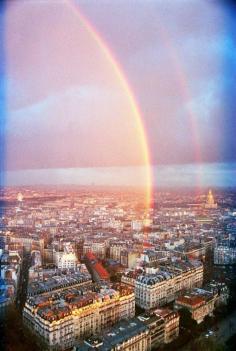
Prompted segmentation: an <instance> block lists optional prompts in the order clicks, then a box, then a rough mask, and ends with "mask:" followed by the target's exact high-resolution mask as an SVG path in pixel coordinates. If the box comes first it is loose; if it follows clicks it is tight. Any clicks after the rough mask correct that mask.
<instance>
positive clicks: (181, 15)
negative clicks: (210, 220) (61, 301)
mask: <svg viewBox="0 0 236 351" xmlns="http://www.w3.org/2000/svg"><path fill="white" fill-rule="evenodd" d="M80 14H82V15H83V16H84V17H85V18H86V21H87V22H88V23H89V24H90V25H91V26H92V27H93V28H94V30H95V31H96V32H97V33H98V35H99V36H100V37H101V38H102V41H103V42H104V45H105V46H106V47H108V48H109V50H110V51H111V53H112V55H113V57H114V58H115V60H116V61H117V62H119V66H120V67H121V71H122V74H123V77H124V78H125V79H126V80H127V81H128V82H129V86H130V90H131V92H132V94H133V96H134V98H135V101H136V104H137V106H138V108H139V110H140V114H141V116H142V124H143V128H144V131H145V136H146V142H147V147H148V150H149V154H150V162H151V164H152V165H153V167H154V172H153V174H154V183H155V182H157V183H158V184H161V183H162V184H165V185H168V183H169V184H170V185H178V184H182V183H184V182H185V183H186V184H190V185H191V184H192V185H194V184H195V183H196V173H197V174H198V173H201V178H202V179H203V178H204V177H205V178H204V179H203V181H202V182H203V184H205V185H206V184H207V185H208V184H210V183H211V182H212V183H214V184H215V185H223V184H226V185H234V177H235V162H236V143H235V136H234V134H235V130H236V118H235V109H236V107H235V103H234V101H235V99H236V96H235V95H236V89H235V82H236V80H235V75H236V48H235V45H236V43H235V35H236V33H235V25H234V21H235V20H236V15H235V11H234V8H233V7H232V6H231V5H230V2H227V1H216V0H215V1H214V0H176V1H172V0H165V1H162V0H155V1H142V0H139V1H134V0H128V1H124V0H118V1H115V2H114V1H107V0H106V1H105V0H100V1H99V4H98V2H97V1H95V0H86V1H64V0H61V1H60V0H59V1H50V2H49V1H45V0H37V1H21V2H16V1H10V2H8V4H7V6H6V7H5V11H4V13H3V11H2V15H1V18H2V20H1V35H2V36H3V38H4V47H2V48H1V54H2V55H3V54H4V55H3V56H2V57H1V61H2V64H1V71H0V74H1V93H2V96H3V98H2V99H1V104H2V106H1V108H2V111H4V116H3V117H2V120H3V118H4V119H5V123H4V130H2V131H1V135H2V137H1V140H3V139H4V140H5V147H4V149H3V147H1V149H2V150H3V151H2V153H4V156H5V157H4V158H5V169H6V170H7V172H8V173H6V174H7V178H8V182H9V183H10V184H14V183H16V184H19V183H26V184H27V183H32V179H33V181H34V182H35V183H38V182H40V181H41V182H42V179H45V180H44V181H43V182H48V178H50V181H51V182H53V181H55V182H58V181H59V180H60V181H61V179H64V181H65V182H69V181H70V182H75V183H76V182H86V181H87V182H89V183H96V182H100V183H104V182H108V183H109V184H110V183H112V181H113V182H114V184H116V183H117V184H119V185H120V183H121V184H130V183H133V184H142V183H143V182H144V181H145V177H144V173H145V172H143V167H144V166H145V162H146V161H145V155H144V151H143V141H142V140H141V139H142V138H141V136H140V124H139V123H138V122H137V118H136V116H135V113H134V111H133V109H132V106H131V103H130V98H129V97H128V96H127V91H125V89H124V86H123V84H122V81H121V79H119V77H117V74H116V72H115V71H114V67H113V65H112V64H111V61H110V59H109V58H108V57H107V55H106V53H105V52H104V50H103V49H101V45H99V44H98V43H97V41H96V40H95V39H94V37H93V35H91V32H89V31H88V28H87V27H86V25H85V23H84V21H83V20H81V17H80ZM3 63H4V64H3ZM3 68H4V69H3ZM2 115H3V113H2ZM2 124H3V123H2ZM2 158H3V157H2ZM165 165H166V166H165ZM199 165H200V166H199ZM2 167H3V166H2ZM124 167H125V169H126V172H124V170H122V168H124ZM132 167H136V168H133V169H132ZM163 167H164V168H163ZM194 167H195V168H194ZM199 167H200V168H199ZM76 168H79V169H84V170H83V171H80V172H81V173H79V174H78V173H76V172H75V171H74V173H73V172H72V170H75V169H76ZM39 169H40V170H43V171H42V172H43V173H40V172H37V171H33V170H39ZM101 169H103V170H102V172H101V171H99V170H101ZM118 169H119V171H118ZM31 170H32V171H31ZM56 170H58V171H56ZM59 170H60V172H59ZM61 170H62V171H61ZM63 170H64V171H63ZM66 170H67V171H66ZM114 170H115V171H114ZM135 170H136V171H135ZM157 170H161V171H160V172H158V171H157ZM200 170H201V171H200ZM212 170H214V172H213V171H212ZM30 172H31V173H30ZM32 172H33V173H32ZM35 172H36V173H35ZM61 172H62V173H61ZM63 172H64V173H63ZM176 172H177V173H176ZM216 173H217V175H216ZM32 174H34V176H32ZM42 174H44V175H42ZM58 174H63V176H60V177H59V176H58ZM101 174H102V175H101ZM104 174H106V176H104ZM173 174H178V176H176V178H175V179H173ZM184 174H185V178H183V177H184ZM189 174H191V176H189ZM229 174H230V175H229ZM104 177H105V178H104ZM78 178H79V180H78ZM58 179H59V180H58ZM76 179H77V180H76ZM182 185H183V184H182Z"/></svg>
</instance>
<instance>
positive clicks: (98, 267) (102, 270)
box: [93, 262, 109, 279]
mask: <svg viewBox="0 0 236 351" xmlns="http://www.w3.org/2000/svg"><path fill="white" fill-rule="evenodd" d="M93 269H94V270H95V271H96V272H97V273H98V275H99V276H100V278H102V279H108V278H109V274H108V272H107V271H106V269H105V268H104V267H103V266H102V265H101V263H99V262H96V263H95V264H94V265H93Z"/></svg>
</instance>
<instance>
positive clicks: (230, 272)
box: [0, 187, 236, 351]
mask: <svg viewBox="0 0 236 351" xmlns="http://www.w3.org/2000/svg"><path fill="white" fill-rule="evenodd" d="M235 201H236V193H235V192H234V191H231V190H228V191H224V192H222V191H217V190H216V191H214V192H213V191H212V190H209V191H208V192H202V193H200V194H196V193H193V192H191V191H189V190H182V191H181V192H173V191H168V190H166V191H163V192H156V193H154V194H153V199H152V205H151V206H150V208H149V209H147V208H146V206H145V197H144V194H143V193H142V192H140V191H134V192H130V191H128V192H127V190H124V189H119V188H114V189H113V188H111V189H108V190H104V189H102V188H101V189H99V188H98V189H96V188H94V189H91V188H86V187H82V188H78V189H76V188H73V187H70V188H68V189H66V188H50V187H47V188H43V187H38V188H36V187H35V188H34V187H28V188H27V187H23V188H21V189H19V188H11V187H10V188H7V189H6V190H5V192H4V195H3V196H2V198H1V208H2V210H4V212H3V213H4V215H2V217H1V235H0V253H1V261H0V263H1V290H0V291H1V296H0V307H1V310H0V311H1V316H2V317H3V316H4V314H6V313H10V312H7V311H8V310H9V309H10V310H11V313H14V314H15V317H14V318H20V316H21V315H22V318H23V320H22V325H21V328H23V329H22V330H23V333H25V332H24V328H26V330H29V331H30V333H32V334H30V335H34V336H35V341H34V343H35V345H31V344H29V345H30V346H29V347H31V349H33V347H34V350H41V349H42V350H44V349H45V350H87V351H88V350H131V349H130V347H131V348H132V350H159V349H160V350H173V349H175V350H188V348H187V347H191V345H192V343H193V342H195V343H196V345H198V346H196V347H199V345H200V342H202V339H203V340H204V341H205V343H207V342H210V341H212V342H213V341H214V340H216V342H217V344H219V343H220V344H222V349H223V346H224V345H226V344H225V343H227V341H228V340H229V339H230V337H233V335H234V333H235V332H236V324H235V322H234V320H235V313H236V312H235V311H236V310H235V308H236V296H235V290H234V289H235V263H236V241H235V233H236V220H235V219H236V210H235ZM12 306H14V307H12ZM229 306H230V308H229ZM3 321H4V319H3ZM5 323H7V322H6V321H5V322H2V325H1V328H2V331H3V330H4V327H5ZM12 328H13V330H12V334H13V336H12V340H14V338H15V337H17V339H18V341H17V342H18V343H19V344H20V343H22V342H24V343H27V342H28V343H30V342H31V340H28V339H27V338H29V336H27V333H26V334H25V336H24V337H23V339H22V340H21V339H20V336H19V334H18V331H17V330H15V331H14V326H12ZM14 333H16V335H14ZM190 333H191V334H190ZM1 335H3V336H4V334H3V333H1ZM193 335H194V337H193ZM9 336H11V333H9ZM24 339H25V340H24ZM12 340H9V339H8V333H6V335H5V339H4V338H3V341H2V342H3V345H4V344H6V345H8V344H10V345H11V342H12ZM197 343H199V344H197ZM42 345H43V346H42ZM206 345H207V344H206ZM209 345H210V344H209ZM11 347H12V346H11ZM23 347H24V346H23ZM205 347H207V346H205ZM208 347H209V348H206V349H210V346H208ZM9 349H12V348H9ZM21 349H23V348H21ZM190 349H191V348H190ZM196 349H197V348H196Z"/></svg>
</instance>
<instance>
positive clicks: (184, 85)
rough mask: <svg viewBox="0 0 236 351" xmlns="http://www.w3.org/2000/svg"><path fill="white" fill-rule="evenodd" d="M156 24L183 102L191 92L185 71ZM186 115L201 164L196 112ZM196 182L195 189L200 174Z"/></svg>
mask: <svg viewBox="0 0 236 351" xmlns="http://www.w3.org/2000/svg"><path fill="white" fill-rule="evenodd" d="M158 25H159V27H158V33H159V35H160V38H161V41H162V44H163V45H164V47H165V48H166V50H167V52H168V53H169V57H170V59H171V62H172V67H173V69H174V72H175V75H176V79H177V81H178V84H179V87H180V93H181V96H182V99H183V102H185V101H189V100H190V98H191V94H190V89H189V84H188V79H187V74H186V73H185V69H184V67H183V64H182V63H181V61H180V59H179V56H178V50H177V49H176V47H175V45H174V43H173V41H172V40H171V37H170V35H169V33H168V32H167V31H166V29H165V27H164V26H163V25H162V24H161V21H159V23H158ZM188 116H189V127H190V131H191V135H192V138H193V144H194V153H195V154H194V158H195V162H197V163H198V164H201V162H202V150H201V142H200V133H199V129H198V125H197V123H196V120H197V117H196V114H195V113H194V112H193V111H192V110H191V109H189V110H188ZM196 182H197V183H196V185H197V187H196V190H198V189H200V188H201V185H202V177H201V174H199V175H197V179H196Z"/></svg>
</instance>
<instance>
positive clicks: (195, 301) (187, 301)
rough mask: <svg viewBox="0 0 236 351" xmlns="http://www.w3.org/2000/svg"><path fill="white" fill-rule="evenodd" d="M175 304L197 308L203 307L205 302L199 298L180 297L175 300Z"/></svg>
mask: <svg viewBox="0 0 236 351" xmlns="http://www.w3.org/2000/svg"><path fill="white" fill-rule="evenodd" d="M176 303H179V304H183V305H188V306H191V307H197V306H198V305H199V306H200V305H203V304H204V303H205V300H204V298H203V297H201V296H180V297H179V298H178V299H177V300H176Z"/></svg>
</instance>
